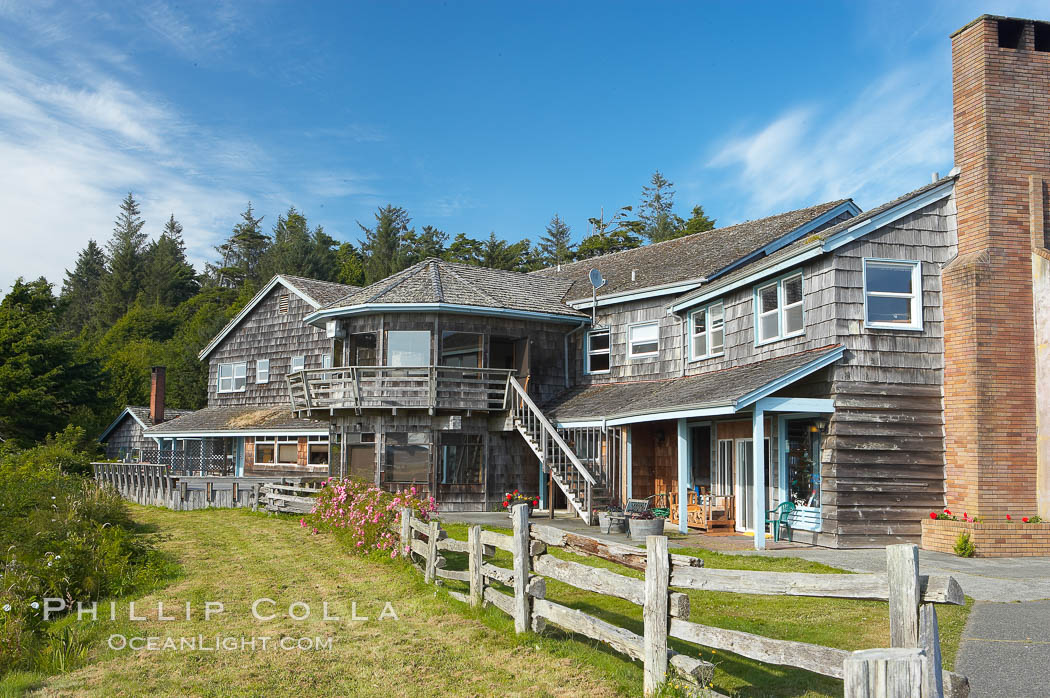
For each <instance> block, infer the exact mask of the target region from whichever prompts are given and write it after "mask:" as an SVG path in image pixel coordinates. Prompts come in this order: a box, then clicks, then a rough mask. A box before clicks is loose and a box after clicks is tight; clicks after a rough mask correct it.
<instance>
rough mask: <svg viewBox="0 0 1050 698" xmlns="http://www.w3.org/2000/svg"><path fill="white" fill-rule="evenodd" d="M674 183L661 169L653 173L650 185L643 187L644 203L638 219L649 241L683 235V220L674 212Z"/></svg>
mask: <svg viewBox="0 0 1050 698" xmlns="http://www.w3.org/2000/svg"><path fill="white" fill-rule="evenodd" d="M674 194H675V192H674V183H673V182H669V181H668V180H667V178H666V177H664V176H663V175H662V174H661V173H660V171H659V170H657V171H656V172H654V173H653V176H652V177H651V178H650V179H649V184H648V186H644V187H642V204H641V206H639V207H638V220H639V221H641V224H642V228H641V231H642V234H643V235H644V236H645V237H646V238H648V239H649V242H663V241H664V240H671V239H673V238H676V237H681V235H682V228H683V221H682V219H681V218H679V217H678V216H677V215H675V212H674Z"/></svg>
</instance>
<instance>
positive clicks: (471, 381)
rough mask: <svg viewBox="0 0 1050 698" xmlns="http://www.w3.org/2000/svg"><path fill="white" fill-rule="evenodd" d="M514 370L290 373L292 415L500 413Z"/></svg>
mask: <svg viewBox="0 0 1050 698" xmlns="http://www.w3.org/2000/svg"><path fill="white" fill-rule="evenodd" d="M513 374H514V371H513V370H512V369H501V368H461V367H456V366H419V367H414V366H348V367H342V368H314V369H307V370H302V371H295V372H294V373H290V374H288V379H287V380H288V393H289V397H290V398H291V401H292V410H293V411H294V412H297V413H304V412H305V413H310V412H313V411H315V410H329V411H330V412H334V411H335V410H356V411H358V412H360V411H361V410H363V409H387V410H393V411H396V410H398V409H424V410H428V411H429V412H430V413H431V414H433V413H434V412H435V411H436V410H459V411H474V410H477V411H502V410H505V409H507V405H508V403H507V399H508V398H507V391H508V389H509V383H510V377H511V375H513Z"/></svg>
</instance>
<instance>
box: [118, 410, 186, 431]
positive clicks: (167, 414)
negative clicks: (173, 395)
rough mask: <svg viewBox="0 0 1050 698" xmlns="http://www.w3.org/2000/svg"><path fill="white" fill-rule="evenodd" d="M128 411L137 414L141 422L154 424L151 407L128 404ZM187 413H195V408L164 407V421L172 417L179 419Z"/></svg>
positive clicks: (148, 424) (147, 424) (149, 424)
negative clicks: (150, 414) (176, 408)
mask: <svg viewBox="0 0 1050 698" xmlns="http://www.w3.org/2000/svg"><path fill="white" fill-rule="evenodd" d="M128 411H129V412H131V413H132V414H134V415H135V417H137V418H138V420H139V421H140V422H142V423H143V424H145V425H146V426H147V427H149V426H153V420H151V419H150V418H149V408H148V407H139V406H137V405H128ZM187 414H193V410H175V409H171V408H170V407H165V408H164V421H166V422H167V421H170V420H172V419H178V418H179V417H183V416H185V415H187Z"/></svg>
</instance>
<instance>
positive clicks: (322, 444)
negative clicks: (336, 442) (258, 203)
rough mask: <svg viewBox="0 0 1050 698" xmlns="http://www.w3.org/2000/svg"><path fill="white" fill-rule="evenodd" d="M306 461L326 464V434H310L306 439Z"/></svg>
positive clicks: (313, 463) (312, 463) (314, 463)
mask: <svg viewBox="0 0 1050 698" xmlns="http://www.w3.org/2000/svg"><path fill="white" fill-rule="evenodd" d="M306 462H307V463H309V464H310V465H328V437H327V436H311V437H310V438H309V439H307V457H306Z"/></svg>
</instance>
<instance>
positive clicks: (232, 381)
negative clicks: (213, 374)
mask: <svg viewBox="0 0 1050 698" xmlns="http://www.w3.org/2000/svg"><path fill="white" fill-rule="evenodd" d="M247 385H248V362H247V361H241V362H239V363H235V364H219V392H220V393H240V392H244V389H245V388H246V387H247Z"/></svg>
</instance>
